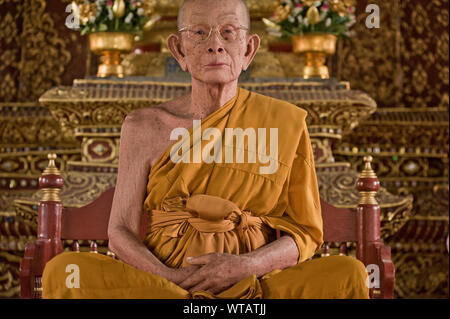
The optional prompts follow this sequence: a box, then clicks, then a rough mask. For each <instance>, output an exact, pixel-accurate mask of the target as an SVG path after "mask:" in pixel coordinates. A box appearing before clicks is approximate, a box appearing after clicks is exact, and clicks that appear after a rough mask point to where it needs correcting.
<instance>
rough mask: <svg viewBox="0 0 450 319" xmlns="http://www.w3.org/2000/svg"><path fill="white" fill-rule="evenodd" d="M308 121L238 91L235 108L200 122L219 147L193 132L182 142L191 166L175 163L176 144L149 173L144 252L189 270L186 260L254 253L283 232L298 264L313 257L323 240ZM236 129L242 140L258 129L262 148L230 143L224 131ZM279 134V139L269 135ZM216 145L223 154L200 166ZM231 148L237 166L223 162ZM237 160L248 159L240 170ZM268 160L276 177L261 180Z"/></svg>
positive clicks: (291, 108)
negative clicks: (294, 247)
mask: <svg viewBox="0 0 450 319" xmlns="http://www.w3.org/2000/svg"><path fill="white" fill-rule="evenodd" d="M306 116H307V112H306V111H304V110H302V109H300V108H299V107H297V106H295V105H293V104H290V103H288V102H285V101H281V100H277V99H274V98H270V97H267V96H264V95H261V94H257V93H253V92H250V91H247V90H245V89H242V88H238V92H237V94H236V96H235V97H234V98H233V99H232V100H230V101H229V102H228V103H226V104H225V105H224V106H222V107H221V108H220V109H219V110H217V111H216V112H214V113H212V114H210V115H209V116H208V117H206V118H205V119H203V120H202V121H201V132H202V133H203V132H205V131H208V130H209V132H213V131H215V132H216V136H219V137H218V138H217V139H216V140H214V141H213V139H212V137H211V138H210V139H205V138H203V139H201V137H199V136H198V135H197V139H196V137H195V136H194V135H195V134H196V133H195V130H194V128H195V127H191V128H190V129H189V130H188V134H185V135H184V141H185V142H186V141H188V143H189V151H190V153H189V154H188V156H190V157H188V159H189V160H188V161H182V160H179V161H178V162H177V161H174V160H173V157H171V154H172V156H173V154H174V149H176V148H174V147H176V146H177V145H178V146H180V145H182V143H181V142H182V141H183V140H182V139H179V140H178V141H177V142H175V143H174V144H172V145H171V146H170V147H168V148H167V149H166V151H165V152H164V153H163V154H162V155H161V156H160V158H159V159H158V161H157V162H156V163H155V165H154V166H153V167H152V168H151V170H150V173H149V177H148V184H147V196H146V199H145V201H144V205H143V209H144V212H146V213H148V214H149V227H148V232H147V235H146V238H145V241H144V243H145V244H146V246H147V247H148V248H149V249H150V250H151V251H152V252H153V253H154V254H155V255H156V256H157V257H158V258H159V259H160V260H161V261H162V262H164V263H165V264H166V265H167V266H170V267H185V266H187V265H188V263H187V262H186V257H194V256H198V255H202V254H206V253H211V252H219V253H230V254H242V253H246V252H249V251H252V250H255V249H257V248H259V247H261V246H263V245H265V244H267V243H268V242H270V241H273V240H274V239H275V230H280V231H282V232H283V233H286V234H289V235H290V236H292V238H293V239H294V240H295V242H296V244H297V247H298V250H299V259H298V263H301V262H302V261H305V260H306V259H308V258H310V257H312V256H313V254H314V253H315V252H317V251H318V249H319V248H320V246H321V245H322V242H323V233H322V215H321V208H320V198H319V190H318V185H317V179H316V174H315V169H314V157H313V153H312V148H311V143H310V139H309V134H308V130H307V127H306V121H305V119H306ZM197 128H198V127H197ZM237 128H240V129H241V130H242V132H244V133H245V132H249V130H247V129H249V128H250V129H253V132H254V133H255V134H256V137H257V143H256V144H258V145H259V143H264V146H265V148H264V147H261V148H260V147H258V145H257V146H256V147H255V143H253V142H254V141H253V140H252V139H251V138H243V142H242V143H239V142H238V141H237V138H236V139H235V141H234V140H233V139H230V138H226V131H227V130H230V129H234V130H236V129H237ZM271 128H272V130H271ZM274 128H276V129H277V132H276V133H277V134H272V132H274V131H273V129H274ZM218 132H220V134H218ZM262 132H265V136H264V135H263V134H262ZM260 133H261V134H260ZM276 135H277V136H276ZM275 137H277V139H275ZM218 140H220V141H218ZM275 141H276V142H275ZM212 142H216V144H217V142H218V145H219V147H220V150H221V153H220V155H219V156H218V155H217V154H219V152H216V154H215V156H216V158H220V157H221V158H222V159H221V160H216V161H212V162H210V163H205V162H204V161H203V160H202V161H200V162H198V161H197V162H196V161H195V159H194V156H195V155H194V153H195V149H196V148H197V151H198V150H199V149H201V150H203V152H202V154H203V155H205V152H204V150H205V148H207V147H208V145H210V144H211V143H212ZM197 143H198V144H197ZM199 146H200V147H201V148H198V147H199ZM274 147H275V148H277V149H276V150H277V151H276V152H275V151H274V150H275V149H273V148H274ZM227 148H228V151H229V149H232V150H234V153H233V154H234V155H235V156H236V157H235V158H234V157H233V159H234V160H233V161H232V162H230V161H226V160H225V158H226V157H225V153H226V152H227ZM271 148H272V149H271ZM179 149H180V148H179ZM211 150H212V148H211V147H209V148H208V151H211ZM183 152H184V150H183ZM239 152H243V153H244V158H245V160H244V161H243V162H242V161H241V162H240V161H239V160H237V158H238V156H237V153H239ZM262 153H263V154H262ZM177 154H179V152H177ZM274 154H275V155H276V156H273V155H274ZM264 155H265V156H264ZM217 156H218V157H217ZM251 157H253V158H256V162H251V161H250V160H249V159H250V158H251ZM269 157H270V161H273V162H274V163H275V164H276V170H272V171H269V170H267V171H269V173H268V174H264V173H261V172H263V169H261V168H264V167H266V169H267V167H268V166H269V165H270V163H269ZM185 159H186V158H185ZM262 159H265V162H264V160H262ZM200 195H203V198H202V201H200V200H199V199H200V197H199V196H200ZM194 202H196V203H200V202H203V210H205V211H211V210H212V209H214V208H216V207H222V208H221V209H216V211H222V212H218V213H216V215H217V214H219V215H220V214H223V215H224V216H221V217H220V218H216V219H215V220H214V218H211V217H208V216H206V217H205V216H201V214H199V211H198V210H199V209H198V207H197V209H193V208H192V206H193V204H192V203H194ZM189 203H190V205H191V207H187V206H189ZM230 205H231V206H230ZM233 205H234V206H233ZM203 215H204V214H203Z"/></svg>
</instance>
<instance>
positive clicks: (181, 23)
mask: <svg viewBox="0 0 450 319" xmlns="http://www.w3.org/2000/svg"><path fill="white" fill-rule="evenodd" d="M206 1H217V2H221V1H223V0H184V1H183V4H182V5H181V6H180V9H179V10H178V20H177V21H178V30H179V29H180V28H182V27H184V26H185V22H184V19H185V14H186V10H187V8H188V7H189V6H190V5H191V4H192V3H193V2H206ZM227 1H235V2H237V3H238V5H240V6H242V9H243V10H244V20H243V21H242V24H243V25H245V26H247V27H248V28H249V30H250V12H249V10H248V7H247V4H246V3H245V1H244V0H227Z"/></svg>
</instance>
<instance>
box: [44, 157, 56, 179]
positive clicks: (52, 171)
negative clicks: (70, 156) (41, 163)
mask: <svg viewBox="0 0 450 319" xmlns="http://www.w3.org/2000/svg"><path fill="white" fill-rule="evenodd" d="M56 157H57V156H56V154H55V153H50V154H48V160H49V162H48V166H47V167H46V168H45V170H44V172H43V173H42V175H43V176H44V175H60V172H59V170H58V168H57V167H56V165H55V159H56Z"/></svg>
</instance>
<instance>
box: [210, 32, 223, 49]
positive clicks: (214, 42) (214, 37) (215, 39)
mask: <svg viewBox="0 0 450 319" xmlns="http://www.w3.org/2000/svg"><path fill="white" fill-rule="evenodd" d="M223 51H224V49H223V44H222V41H221V39H220V38H219V35H218V34H217V33H216V32H213V34H211V37H210V38H209V41H208V52H209V53H216V52H217V53H222V52H223Z"/></svg>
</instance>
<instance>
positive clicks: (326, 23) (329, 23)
mask: <svg viewBox="0 0 450 319" xmlns="http://www.w3.org/2000/svg"><path fill="white" fill-rule="evenodd" d="M330 25H331V18H327V19H326V20H325V26H326V27H329V26H330Z"/></svg>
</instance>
